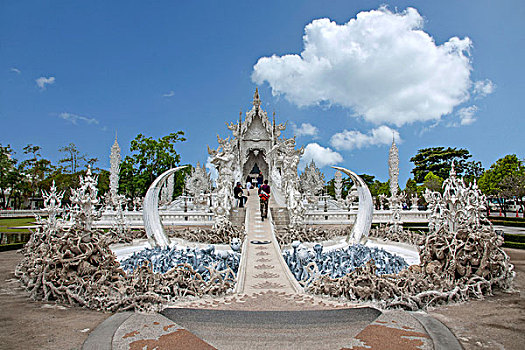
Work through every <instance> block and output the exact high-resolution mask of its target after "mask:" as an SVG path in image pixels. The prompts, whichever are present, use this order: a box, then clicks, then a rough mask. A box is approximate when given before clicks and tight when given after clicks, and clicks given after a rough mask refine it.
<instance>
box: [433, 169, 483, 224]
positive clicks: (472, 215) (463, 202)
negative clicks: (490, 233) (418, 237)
mask: <svg viewBox="0 0 525 350" xmlns="http://www.w3.org/2000/svg"><path fill="white" fill-rule="evenodd" d="M443 188H444V189H445V190H444V192H443V195H441V193H439V192H433V191H430V190H429V189H428V188H427V189H426V190H425V193H424V194H423V197H424V198H425V200H426V201H427V203H428V206H429V209H430V211H431V215H430V218H429V225H428V226H429V230H430V232H438V231H439V230H441V229H444V230H445V231H446V232H458V231H460V230H461V231H466V232H475V231H477V230H481V228H482V226H483V221H484V220H483V219H484V211H485V209H486V208H485V203H486V197H485V195H483V194H482V193H481V191H480V190H479V188H478V185H477V184H476V182H473V183H471V184H469V185H468V186H467V185H465V183H464V182H463V179H460V178H457V177H456V170H455V169H454V163H452V169H451V170H450V176H449V178H448V179H446V180H445V181H444V182H443Z"/></svg>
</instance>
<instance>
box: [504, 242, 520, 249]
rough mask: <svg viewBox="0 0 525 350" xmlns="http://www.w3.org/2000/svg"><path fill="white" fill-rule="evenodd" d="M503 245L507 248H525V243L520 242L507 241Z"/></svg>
mask: <svg viewBox="0 0 525 350" xmlns="http://www.w3.org/2000/svg"><path fill="white" fill-rule="evenodd" d="M503 246H504V247H507V248H516V249H525V243H519V242H505V243H503Z"/></svg>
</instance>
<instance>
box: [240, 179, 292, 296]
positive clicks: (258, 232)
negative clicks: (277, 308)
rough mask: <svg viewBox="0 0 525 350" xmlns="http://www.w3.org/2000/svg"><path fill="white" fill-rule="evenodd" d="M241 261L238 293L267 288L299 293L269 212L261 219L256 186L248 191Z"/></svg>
mask: <svg viewBox="0 0 525 350" xmlns="http://www.w3.org/2000/svg"><path fill="white" fill-rule="evenodd" d="M272 199H273V198H272ZM270 205H275V202H274V201H271V203H270ZM241 264H242V265H241V268H240V275H239V282H238V283H239V284H238V287H237V288H236V292H237V293H238V294H252V293H258V292H264V291H269V290H272V291H279V292H284V293H290V294H296V293H299V292H301V287H300V286H299V284H298V283H297V281H295V279H294V277H293V276H292V273H291V272H290V270H289V269H288V266H286V263H285V262H284V260H283V258H282V256H281V250H280V248H279V245H278V244H277V240H276V239H275V237H274V234H273V230H272V224H271V213H270V211H269V210H268V218H267V219H266V220H264V221H262V219H261V214H260V210H259V197H258V196H257V191H256V190H255V189H253V190H251V193H250V196H248V202H247V203H246V238H245V244H244V246H243V257H242V261H241Z"/></svg>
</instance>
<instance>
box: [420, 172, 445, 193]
mask: <svg viewBox="0 0 525 350" xmlns="http://www.w3.org/2000/svg"><path fill="white" fill-rule="evenodd" d="M443 181H444V180H443V178H442V177H441V176H437V175H434V173H433V172H429V173H428V174H427V175H425V179H424V180H423V186H424V187H426V188H428V189H429V190H431V191H436V192H443Z"/></svg>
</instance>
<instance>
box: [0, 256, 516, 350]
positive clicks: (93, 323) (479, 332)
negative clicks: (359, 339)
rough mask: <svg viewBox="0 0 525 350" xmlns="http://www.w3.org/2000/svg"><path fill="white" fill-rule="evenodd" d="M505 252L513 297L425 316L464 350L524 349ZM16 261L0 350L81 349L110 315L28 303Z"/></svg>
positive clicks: (3, 259) (2, 277) (2, 289)
mask: <svg viewBox="0 0 525 350" xmlns="http://www.w3.org/2000/svg"><path fill="white" fill-rule="evenodd" d="M506 251H507V253H508V254H509V255H510V257H511V261H512V262H513V264H514V265H515V271H516V272H517V276H516V279H515V291H514V292H512V293H497V294H496V295H494V296H492V297H488V298H486V300H484V301H471V302H468V303H464V304H456V305H449V306H445V307H440V308H437V309H434V310H432V311H430V312H429V314H430V315H431V316H433V317H435V318H437V319H439V320H440V321H442V322H443V323H444V324H445V325H447V326H448V327H449V328H450V329H451V330H452V332H453V333H454V334H455V335H456V336H457V337H458V339H459V340H460V342H461V343H462V345H463V346H464V347H465V349H507V350H509V349H510V350H512V349H523V344H525V301H524V294H523V293H524V292H523V291H524V288H525V251H523V250H516V249H506ZM20 259H21V255H20V254H17V253H16V252H14V251H11V252H1V253H0V330H1V332H0V349H80V347H81V346H82V344H83V342H84V341H85V339H86V338H87V336H88V334H89V332H90V331H92V330H93V329H94V328H96V327H97V326H98V325H99V324H100V323H101V322H102V321H104V320H105V319H106V318H108V317H109V316H110V314H108V313H102V312H96V311H90V310H85V309H81V308H74V307H62V306H55V305H54V304H53V303H42V302H35V301H31V300H30V299H29V298H28V296H27V293H25V292H24V291H23V290H22V289H21V288H20V287H19V286H18V283H17V282H16V280H14V275H13V271H14V268H15V266H16V264H17V263H18V261H19V260H20ZM378 326H379V325H375V327H378ZM371 331H373V330H372V329H371ZM370 336H371V337H372V334H371V335H370Z"/></svg>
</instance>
